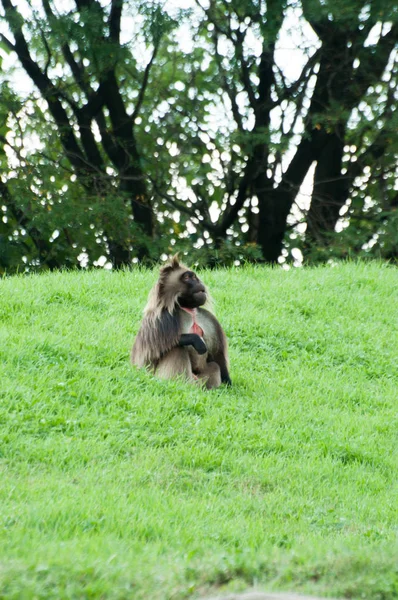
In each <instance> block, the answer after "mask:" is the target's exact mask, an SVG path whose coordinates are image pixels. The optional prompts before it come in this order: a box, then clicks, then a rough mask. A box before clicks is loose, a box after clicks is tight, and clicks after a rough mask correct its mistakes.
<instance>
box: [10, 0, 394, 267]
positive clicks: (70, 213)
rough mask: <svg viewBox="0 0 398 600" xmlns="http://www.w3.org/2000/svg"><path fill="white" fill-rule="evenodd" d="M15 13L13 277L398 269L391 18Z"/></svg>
mask: <svg viewBox="0 0 398 600" xmlns="http://www.w3.org/2000/svg"><path fill="white" fill-rule="evenodd" d="M1 6H2V12H1V28H0V31H1V34H0V44H1V45H0V53H1V55H2V57H3V61H2V65H3V66H2V71H1V80H0V81H1V87H0V111H1V113H2V120H1V129H0V175H1V178H0V193H1V196H2V203H1V205H2V207H1V213H0V216H1V221H0V268H2V270H7V271H11V272H12V271H13V270H16V269H21V268H22V269H23V268H26V269H29V270H32V269H41V268H50V269H53V268H57V267H62V266H75V265H80V266H86V265H99V266H103V265H104V264H109V265H112V266H114V267H116V268H117V267H121V266H123V265H127V264H131V263H132V262H142V261H146V260H154V259H158V258H159V256H162V255H164V254H169V253H171V252H172V251H174V249H175V248H178V249H181V250H183V251H185V250H187V249H189V250H190V251H191V253H192V254H193V255H194V256H195V258H196V260H198V261H199V262H202V263H204V264H217V263H219V262H222V263H227V264H228V263H231V262H233V261H237V260H242V259H246V260H259V261H266V262H271V263H275V262H278V261H279V262H283V261H288V262H294V261H296V262H297V261H298V260H301V257H304V259H305V260H307V261H309V262H316V261H324V260H330V259H333V258H338V257H344V256H347V255H349V254H351V255H363V256H382V257H384V258H387V259H390V260H397V257H398V233H397V230H398V227H397V225H398V218H397V214H398V213H397V205H398V185H397V176H398V173H397V157H398V141H397V131H398V116H397V110H396V104H397V99H398V93H397V80H398V77H397V71H398V69H397V56H398V53H397V41H398V19H397V9H396V4H395V2H393V0H383V2H381V0H378V1H372V0H371V1H361V0H334V1H333V2H332V1H331V0H302V1H301V2H300V1H298V0H290V1H288V0H269V1H268V2H264V1H262V0H222V1H217V0H192V3H191V5H190V6H189V7H188V8H187V7H186V6H187V3H184V6H183V5H181V7H179V6H178V4H177V3H172V2H166V3H162V4H161V3H159V2H157V1H143V0H141V1H138V0H137V1H135V0H111V1H109V2H108V1H107V2H105V1H103V2H101V1H99V0H74V1H72V0H71V2H67V3H65V2H61V1H60V0H40V2H37V3H34V4H31V3H30V2H29V1H27V2H26V3H25V2H20V3H18V5H17V4H16V3H15V2H14V3H12V2H11V0H1ZM21 73H24V76H25V79H24V81H26V82H27V83H26V85H23V86H21ZM28 82H29V83H28Z"/></svg>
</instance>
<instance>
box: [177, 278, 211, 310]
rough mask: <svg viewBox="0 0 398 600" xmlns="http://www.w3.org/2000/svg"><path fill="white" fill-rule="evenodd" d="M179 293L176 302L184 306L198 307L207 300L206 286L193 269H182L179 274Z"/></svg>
mask: <svg viewBox="0 0 398 600" xmlns="http://www.w3.org/2000/svg"><path fill="white" fill-rule="evenodd" d="M180 285H181V293H180V294H179V296H178V303H179V304H180V306H183V307H184V308H198V307H199V306H202V305H203V304H205V302H206V300H207V294H206V288H205V286H204V285H203V283H202V282H201V281H200V279H199V277H198V276H197V275H196V274H195V273H194V272H193V271H184V272H183V273H182V274H181V276H180Z"/></svg>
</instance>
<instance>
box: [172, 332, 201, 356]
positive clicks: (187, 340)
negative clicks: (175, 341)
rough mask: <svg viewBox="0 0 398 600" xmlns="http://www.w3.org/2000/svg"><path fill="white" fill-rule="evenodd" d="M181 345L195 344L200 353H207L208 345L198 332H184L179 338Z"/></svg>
mask: <svg viewBox="0 0 398 600" xmlns="http://www.w3.org/2000/svg"><path fill="white" fill-rule="evenodd" d="M179 346H193V347H194V348H195V350H196V352H197V353H198V354H206V352H207V346H206V344H205V342H204V340H203V338H201V337H200V335H198V334H197V333H183V334H182V335H181V337H180V340H179Z"/></svg>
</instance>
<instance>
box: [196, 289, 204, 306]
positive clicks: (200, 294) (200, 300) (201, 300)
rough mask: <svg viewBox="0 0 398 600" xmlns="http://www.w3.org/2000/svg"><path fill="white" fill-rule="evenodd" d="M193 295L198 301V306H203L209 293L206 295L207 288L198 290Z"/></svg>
mask: <svg viewBox="0 0 398 600" xmlns="http://www.w3.org/2000/svg"><path fill="white" fill-rule="evenodd" d="M193 296H194V298H195V300H196V302H197V303H198V306H202V304H204V303H205V302H206V300H207V295H206V292H205V290H203V291H201V290H200V291H197V292H195V293H194V294H193Z"/></svg>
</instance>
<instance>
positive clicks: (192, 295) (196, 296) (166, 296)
mask: <svg viewBox="0 0 398 600" xmlns="http://www.w3.org/2000/svg"><path fill="white" fill-rule="evenodd" d="M207 300H208V292H207V289H206V287H205V285H204V284H203V283H202V282H201V281H200V279H199V277H198V276H197V275H196V273H194V272H193V271H191V270H190V269H189V268H188V267H186V266H185V265H183V264H182V263H180V261H179V258H178V255H177V254H176V255H175V256H173V258H172V259H171V262H170V263H169V264H167V265H165V266H164V267H162V268H161V269H160V276H159V280H158V282H157V284H156V285H155V286H154V287H153V288H152V290H151V292H150V294H149V299H148V304H147V306H146V309H145V313H147V314H152V315H153V316H158V315H159V314H160V311H161V310H163V309H166V310H168V311H169V312H170V313H172V312H173V310H174V308H175V306H176V305H179V306H182V307H183V308H198V307H199V306H203V304H205V303H206V301H207Z"/></svg>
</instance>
